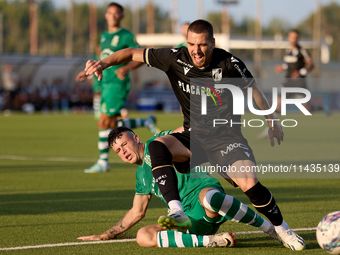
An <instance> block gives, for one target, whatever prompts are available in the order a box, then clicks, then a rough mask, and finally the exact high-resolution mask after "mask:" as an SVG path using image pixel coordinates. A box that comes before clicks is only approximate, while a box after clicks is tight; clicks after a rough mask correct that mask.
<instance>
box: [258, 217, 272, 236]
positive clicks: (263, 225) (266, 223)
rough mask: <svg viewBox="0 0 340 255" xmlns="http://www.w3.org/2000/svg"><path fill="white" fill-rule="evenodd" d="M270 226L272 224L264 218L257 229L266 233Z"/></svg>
mask: <svg viewBox="0 0 340 255" xmlns="http://www.w3.org/2000/svg"><path fill="white" fill-rule="evenodd" d="M271 226H272V224H271V223H270V222H269V221H267V220H264V221H263V223H262V225H261V226H259V229H261V230H262V231H263V232H265V233H267V232H268V230H269V229H270V227H271Z"/></svg>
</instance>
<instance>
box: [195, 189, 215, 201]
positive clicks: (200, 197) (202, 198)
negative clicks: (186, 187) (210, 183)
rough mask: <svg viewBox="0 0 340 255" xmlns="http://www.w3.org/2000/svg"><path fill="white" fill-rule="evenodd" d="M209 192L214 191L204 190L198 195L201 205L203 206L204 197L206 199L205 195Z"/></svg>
mask: <svg viewBox="0 0 340 255" xmlns="http://www.w3.org/2000/svg"><path fill="white" fill-rule="evenodd" d="M209 190H213V188H204V189H202V190H201V191H200V193H199V195H198V199H199V201H200V203H201V205H203V200H204V197H205V195H206V194H207V192H208V191H209Z"/></svg>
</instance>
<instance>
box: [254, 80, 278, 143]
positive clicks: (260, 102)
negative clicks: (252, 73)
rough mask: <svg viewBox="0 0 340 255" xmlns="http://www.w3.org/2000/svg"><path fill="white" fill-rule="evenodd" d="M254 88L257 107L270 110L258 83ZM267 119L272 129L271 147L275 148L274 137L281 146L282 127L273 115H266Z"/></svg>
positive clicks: (270, 130)
mask: <svg viewBox="0 0 340 255" xmlns="http://www.w3.org/2000/svg"><path fill="white" fill-rule="evenodd" d="M252 88H253V99H254V102H255V104H256V106H257V107H258V108H259V109H260V110H268V109H270V107H269V104H268V101H267V99H266V97H265V95H264V94H263V92H262V91H261V89H260V88H259V86H258V85H257V83H256V82H254V84H253V85H252ZM265 118H266V120H267V121H268V124H269V127H270V128H269V130H268V136H269V139H270V145H271V146H272V147H274V145H275V142H274V137H275V138H276V140H277V143H278V144H279V145H280V144H281V142H282V141H283V136H284V133H283V130H282V127H281V125H280V124H279V123H278V122H277V121H275V117H274V115H273V114H269V115H265Z"/></svg>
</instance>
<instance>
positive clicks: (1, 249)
mask: <svg viewBox="0 0 340 255" xmlns="http://www.w3.org/2000/svg"><path fill="white" fill-rule="evenodd" d="M133 241H136V238H132V239H119V240H106V241H93V242H74V243H55V244H41V245H34V246H18V247H9V248H0V251H9V250H25V249H36V248H50V247H57V246H72V245H85V244H100V243H124V242H133Z"/></svg>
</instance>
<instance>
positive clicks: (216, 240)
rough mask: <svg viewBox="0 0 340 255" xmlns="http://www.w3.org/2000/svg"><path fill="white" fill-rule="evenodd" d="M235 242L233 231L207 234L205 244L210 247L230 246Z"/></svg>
mask: <svg viewBox="0 0 340 255" xmlns="http://www.w3.org/2000/svg"><path fill="white" fill-rule="evenodd" d="M235 243H236V240H235V238H234V235H233V233H231V232H230V233H228V232H224V233H218V234H215V235H210V236H209V243H208V244H207V245H206V247H207V248H212V247H232V246H234V244H235Z"/></svg>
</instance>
